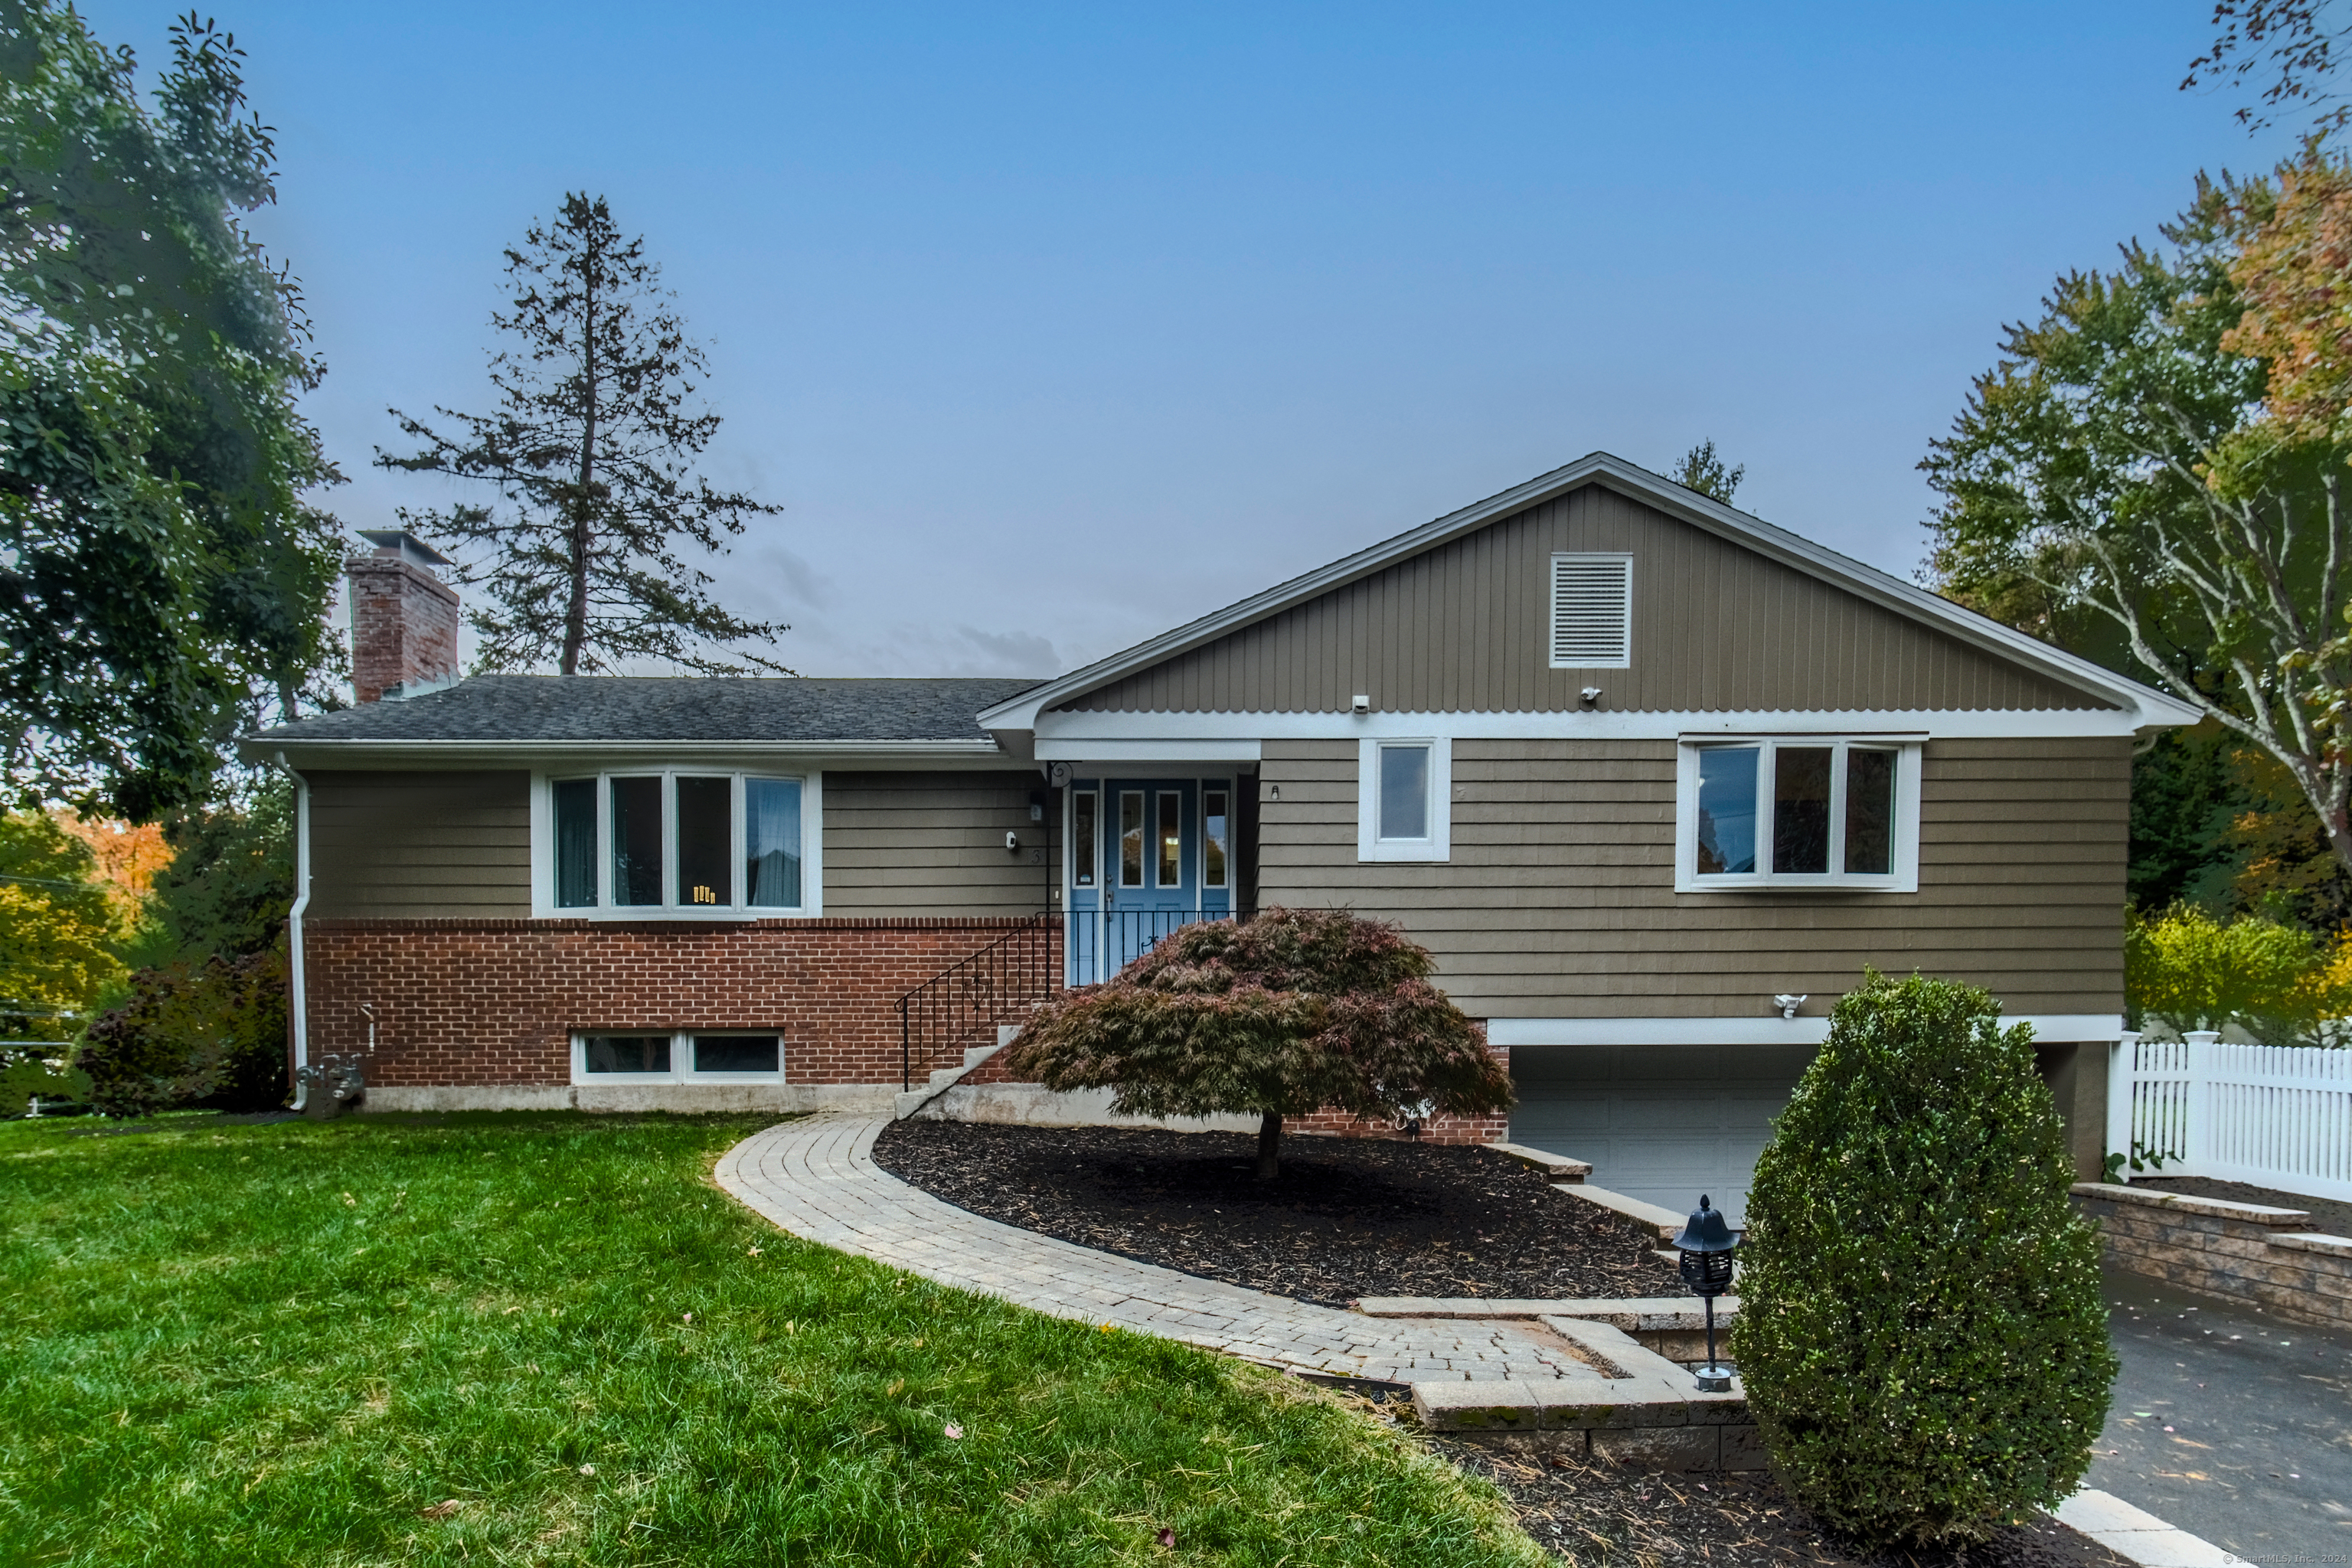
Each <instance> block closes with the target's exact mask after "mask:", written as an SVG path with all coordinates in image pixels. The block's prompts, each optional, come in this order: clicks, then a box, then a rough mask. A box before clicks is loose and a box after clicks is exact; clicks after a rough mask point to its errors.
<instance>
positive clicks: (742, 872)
mask: <svg viewBox="0 0 2352 1568" xmlns="http://www.w3.org/2000/svg"><path fill="white" fill-rule="evenodd" d="M816 793H817V792H816V783H815V779H814V775H798V776H794V775H783V774H771V773H748V772H740V773H739V772H730V771H726V770H722V769H702V768H694V769H688V768H680V769H675V770H670V769H653V768H646V769H629V770H618V769H616V770H614V771H612V772H609V773H593V774H587V775H583V776H580V777H575V778H555V779H550V780H548V781H547V783H546V788H545V793H544V795H543V796H542V797H541V801H542V805H543V810H541V811H538V812H536V813H535V822H536V824H537V825H538V826H535V827H534V831H533V835H532V837H533V840H534V842H535V844H536V845H537V846H538V849H537V851H536V854H535V856H534V858H535V859H536V860H537V861H538V864H539V868H540V869H539V872H538V874H537V877H536V881H537V884H538V889H539V890H538V892H537V894H536V896H535V897H534V900H533V901H534V904H535V905H536V906H537V907H538V908H539V910H540V912H541V913H543V914H569V913H578V914H585V915H604V916H613V917H616V918H627V919H632V920H643V919H693V918H696V917H700V918H703V919H721V920H725V919H733V920H745V919H756V918H758V917H760V916H763V915H810V914H814V913H815V912H816V911H815V910H814V908H812V907H811V906H812V904H813V902H814V891H815V888H814V880H815V879H814V874H813V871H812V868H810V867H809V866H808V864H807V856H806V849H807V847H808V846H809V845H811V844H813V843H814V840H815V837H816V835H815V832H814V817H815V814H816V812H817V809H818V805H817V801H816V798H815V797H816Z"/></svg>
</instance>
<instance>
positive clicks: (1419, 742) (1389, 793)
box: [1356, 735, 1454, 860]
mask: <svg viewBox="0 0 2352 1568" xmlns="http://www.w3.org/2000/svg"><path fill="white" fill-rule="evenodd" d="M1358 744H1359V746H1360V751H1359V752H1358V756H1357V763H1356V858H1357V859H1359V860H1444V859H1446V858H1449V856H1450V855H1451V853H1452V837H1453V825H1452V821H1451V813H1450V811H1449V809H1448V807H1449V804H1450V802H1451V801H1452V799H1453V795H1454V784H1453V778H1454V749H1453V742H1450V741H1448V740H1446V739H1445V738H1444V736H1442V735H1441V736H1414V737H1398V738H1394V739H1391V738H1387V737H1383V738H1381V739H1379V740H1365V741H1362V742H1359V743H1358Z"/></svg>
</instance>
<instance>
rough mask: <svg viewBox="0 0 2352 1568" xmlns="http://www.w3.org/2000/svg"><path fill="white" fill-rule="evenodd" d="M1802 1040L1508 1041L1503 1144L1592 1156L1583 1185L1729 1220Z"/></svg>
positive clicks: (1792, 1077)
mask: <svg viewBox="0 0 2352 1568" xmlns="http://www.w3.org/2000/svg"><path fill="white" fill-rule="evenodd" d="M1815 1048H1816V1047H1812V1046H1515V1047H1512V1050H1511V1078H1512V1080H1513V1082H1514V1083H1515V1084H1516V1085H1517V1089H1518V1094H1519V1103H1518V1107H1517V1109H1516V1110H1513V1111H1512V1112H1511V1142H1514V1143H1525V1144H1527V1145H1528V1146H1529V1147H1530V1148H1536V1149H1542V1150H1544V1151H1546V1152H1550V1153H1554V1154H1566V1155H1569V1156H1570V1157H1571V1158H1573V1159H1578V1160H1590V1161H1591V1162H1592V1177H1591V1181H1592V1184H1593V1185H1594V1186H1597V1187H1607V1188H1609V1189H1610V1190H1611V1191H1612V1192H1620V1193H1623V1194H1625V1195H1626V1196H1627V1197H1631V1198H1640V1199H1641V1200H1642V1201H1643V1202H1644V1203H1652V1204H1656V1205H1658V1206H1659V1207H1661V1208H1667V1209H1672V1210H1674V1211H1675V1213H1677V1214H1687V1213H1689V1212H1690V1211H1691V1210H1692V1209H1695V1208H1696V1207H1697V1206H1698V1199H1699V1194H1701V1193H1705V1194H1708V1195H1709V1196H1711V1197H1712V1198H1714V1200H1715V1205H1716V1207H1717V1208H1719V1209H1721V1210H1722V1211H1723V1212H1724V1215H1725V1216H1726V1217H1727V1218H1728V1219H1729V1220H1730V1221H1731V1223H1732V1224H1733V1225H1735V1226H1738V1225H1744V1224H1745V1223H1747V1218H1748V1182H1749V1180H1750V1179H1751V1178H1752V1177H1753V1176H1754V1174H1755V1173H1756V1157H1757V1156H1758V1155H1759V1154H1760V1153H1762V1152H1764V1145H1765V1142H1767V1141H1768V1140H1769V1139H1770V1137H1771V1136H1772V1119H1773V1118H1774V1117H1775V1116H1778V1115H1779V1114H1780V1109H1781V1107H1783V1106H1785V1105H1787V1104H1788V1103H1789V1096H1790V1093H1791V1092H1792V1091H1793V1090H1794V1089H1796V1087H1797V1080H1798V1079H1800V1078H1801V1077H1802V1076H1804V1071H1805V1068H1806V1066H1807V1065H1808V1064H1809V1063H1811V1060H1812V1059H1813V1052H1814V1050H1815Z"/></svg>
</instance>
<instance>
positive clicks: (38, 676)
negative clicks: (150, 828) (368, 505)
mask: <svg viewBox="0 0 2352 1568" xmlns="http://www.w3.org/2000/svg"><path fill="white" fill-rule="evenodd" d="M172 49H173V63H172V66H171V68H169V69H168V70H166V71H165V72H164V73H163V75H162V77H161V78H160V79H158V81H157V83H156V91H155V95H154V105H153V107H152V110H151V108H150V107H149V106H148V105H147V104H146V103H145V102H143V101H142V100H141V98H140V97H139V95H138V93H137V92H136V90H135V87H134V74H135V73H134V62H133V60H132V58H131V52H130V51H129V50H128V49H122V50H118V51H113V52H110V51H108V50H107V49H106V48H105V47H102V46H101V45H100V43H99V42H98V40H97V39H96V38H95V37H92V36H91V34H90V32H89V28H88V27H87V26H85V25H84V23H83V21H82V19H81V17H80V16H79V15H77V14H76V13H75V12H73V11H71V10H70V9H68V8H66V7H64V6H62V5H57V4H54V3H53V0H0V731H5V736H0V757H5V773H6V782H7V784H8V786H9V788H10V789H11V791H12V792H13V793H15V794H16V795H17V796H18V797H19V798H20V799H40V798H48V799H58V798H69V799H74V800H77V801H80V802H83V803H85V804H91V805H100V804H102V805H105V806H107V807H109V808H110V810H111V811H112V812H114V813H116V814H120V815H122V816H130V817H131V818H134V819H139V820H145V819H148V818H151V817H152V816H156V815H158V814H160V813H162V812H164V811H167V810H169V809H171V808H173V807H174V806H177V805H184V804H185V803H187V802H190V801H193V800H196V799H200V798H202V797H204V796H205V795H206V793H207V792H208V790H209V788H210V785H211V782H212V779H213V775H214V773H215V769H216V768H217V767H218V766H219V764H220V762H221V759H222V742H224V741H225V740H226V737H227V736H228V735H229V734H230V733H232V732H234V731H236V729H237V728H238V727H239V725H240V724H241V723H242V722H245V721H248V720H249V719H250V718H252V717H255V716H257V710H260V709H265V708H268V707H270V706H274V707H275V708H276V709H277V710H278V711H279V712H280V713H281V714H284V715H286V716H291V715H292V714H293V713H294V711H295V710H296V709H297V706H298V704H299V701H300V700H303V696H304V693H305V691H306V690H307V689H309V688H310V686H311V685H312V684H313V682H314V681H315V680H316V679H318V678H319V677H320V675H321V674H322V672H324V671H326V670H328V669H329V668H331V664H332V662H333V659H334V658H335V655H334V651H333V647H332V643H331V639H330V638H329V637H327V635H326V631H325V627H324V622H323V616H324V613H325V610H326V607H327V605H328V603H329V601H330V597H331V594H332V591H333V586H334V583H335V580H336V578H337V576H338V574H339V573H340V571H341V556H342V553H343V551H342V545H341V538H340V530H339V529H338V528H337V527H336V526H335V524H334V521H333V520H332V519H331V518H330V517H328V516H327V515H326V514H325V513H324V512H322V511H320V510H318V509H317V508H315V507H314V506H312V505H310V503H309V502H308V501H307V500H306V499H305V496H306V492H309V491H310V490H311V489H314V488H315V487H317V486H320V485H322V484H326V483H330V482H332V481H333V480H334V479H336V478H337V475H336V474H335V472H334V469H333V468H332V466H331V464H329V462H328V461H327V459H326V458H325V455H324V453H323V451H322V450H321V447H320V441H319V437H318V433H317V431H316V430H314V429H313V428H312V427H311V426H310V424H309V423H308V422H307V421H306V420H305V419H303V417H302V416H301V415H300V414H299V411H298V409H297V406H296V400H297V398H298V397H299V395H300V394H301V393H302V392H304V391H305V390H307V389H308V388H310V386H311V385H313V384H315V383H316V381H317V379H318V377H319V375H320V364H319V363H318V362H317V361H316V360H315V359H314V358H312V357H311V356H310V353H309V352H308V349H307V346H306V344H307V332H306V326H305V322H304V320H303V317H302V313H301V308H300V300H299V294H298V292H297V290H296V289H295V287H294V285H293V283H292V281H291V280H290V279H289V278H288V277H287V276H286V275H285V274H284V273H283V272H279V271H273V270H272V269H271V268H270V267H269V265H268V262H267V261H266V260H265V258H263V256H262V254H261V252H260V249H259V247H257V245H256V244H255V243H254V242H253V240H252V238H251V237H250V236H249V235H248V234H247V232H246V230H245V228H244V226H243V225H242V222H241V221H240V215H241V214H243V213H246V212H249V211H251V210H253V209H254V208H256V207H257V206H260V205H263V204H265V203H268V202H269V201H271V200H273V199H274V197H275V194H276V148H275V144H274V142H273V140H272V136H271V132H270V131H269V128H268V127H267V126H265V125H262V124H261V123H260V122H259V121H258V119H257V118H256V117H253V116H250V115H247V114H246V112H245V108H246V97H245V89H244V85H243V81H242V77H241V70H242V67H241V63H240V62H241V60H242V54H241V51H240V50H239V49H238V48H237V47H236V41H235V39H234V38H233V37H230V36H228V35H226V34H224V33H221V32H219V31H218V30H217V29H216V28H215V26H213V24H211V23H210V22H199V21H198V20H197V19H196V18H195V17H194V16H188V17H185V18H183V19H182V20H181V21H180V22H179V23H178V24H177V25H176V26H174V27H173V44H172Z"/></svg>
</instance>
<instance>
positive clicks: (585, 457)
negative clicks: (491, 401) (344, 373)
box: [376, 194, 791, 675]
mask: <svg viewBox="0 0 2352 1568" xmlns="http://www.w3.org/2000/svg"><path fill="white" fill-rule="evenodd" d="M506 256H507V277H508V279H509V283H510V286H511V287H512V289H513V290H514V293H513V296H512V302H511V304H510V306H509V309H507V310H503V311H501V312H499V313H498V314H495V315H493V316H492V317H491V318H490V323H491V325H492V326H494V327H495V328H497V329H498V330H499V331H501V332H505V333H507V334H509V341H510V346H509V347H506V348H502V349H499V350H497V351H495V352H494V353H492V354H491V356H490V386H491V389H492V390H493V392H495V394H496V395H497V409H496V412H494V413H490V414H486V415H481V414H459V413H457V412H455V411H453V410H451V409H447V408H438V409H436V410H435V412H436V414H438V415H439V416H440V417H441V418H442V419H443V420H444V421H446V422H447V425H448V428H446V430H445V429H444V428H442V427H436V426H434V425H430V424H427V423H426V422H425V421H424V420H422V419H415V418H411V417H410V416H407V415H405V414H403V413H401V412H400V411H399V410H398V409H396V408H395V409H394V410H392V416H393V417H394V419H396V420H398V421H399V422H400V427H401V429H402V431H403V432H404V433H405V434H406V435H408V436H409V437H412V438H414V439H415V440H418V441H421V442H423V443H424V446H423V447H421V448H420V449H419V450H418V451H416V452H415V453H413V454H411V455H409V456H407V457H394V456H392V455H390V454H388V453H384V452H381V451H379V452H378V453H377V455H376V460H377V462H378V463H379V464H381V465H382V466H383V467H385V468H398V469H404V470H406V471H408V472H411V473H434V474H446V475H449V476H451V477H452V478H456V479H469V480H477V481H479V482H481V483H483V484H487V485H488V486H490V487H491V488H493V489H496V490H497V492H498V495H499V500H498V502H496V503H494V504H490V505H459V506H453V507H449V508H446V509H442V510H424V511H421V512H417V513H415V514H414V515H415V521H417V523H418V524H419V526H421V527H423V528H425V529H426V530H427V531H430V532H431V533H432V534H433V535H434V537H435V538H436V541H437V542H440V543H441V544H443V545H445V546H453V547H455V549H456V551H457V554H458V555H459V556H460V557H461V559H462V564H461V567H460V572H459V575H460V577H461V579H462V580H463V581H465V582H467V583H481V584H487V585H488V591H489V602H488V604H487V605H478V606H477V607H476V609H475V610H474V612H473V616H472V619H473V624H474V629H475V631H476V633H477V634H478V637H479V638H480V640H479V642H478V645H477V650H476V661H477V663H478V666H479V667H480V668H485V669H527V668H545V667H547V666H550V665H552V666H553V667H554V668H555V669H556V670H557V672H558V673H560V674H563V675H574V674H578V673H581V672H583V671H597V670H608V669H611V668H614V665H615V664H616V663H619V662H623V661H626V660H630V659H638V658H659V659H665V660H667V661H669V662H671V663H673V664H679V665H684V666H685V667H687V668H689V669H698V670H701V671H704V672H705V673H709V674H731V673H736V672H738V671H740V669H741V668H743V667H745V666H751V667H755V668H761V669H769V670H774V671H777V672H778V673H782V674H790V673H791V671H789V670H787V669H785V668H784V667H783V666H782V664H780V663H778V662H777V661H776V660H774V659H772V658H769V657H768V656H766V655H764V654H761V653H758V652H751V651H741V652H739V653H738V654H737V655H736V656H735V657H734V658H721V657H718V656H716V655H714V654H712V653H711V652H709V651H707V650H709V648H710V647H713V646H714V645H724V644H730V643H741V642H746V641H761V642H764V641H767V640H769V639H771V638H772V637H775V636H776V634H777V633H779V632H782V631H784V630H787V629H789V628H786V627H784V626H774V625H770V624H767V623H764V622H759V621H747V620H744V619H741V618H740V617H739V616H735V615H733V614H732V613H730V612H729V611H728V610H726V609H724V608H722V607H720V606H719V604H718V603H717V602H716V601H714V600H713V599H712V598H711V597H710V595H709V592H708V589H709V585H710V583H711V578H710V574H709V573H707V572H704V571H702V570H700V569H699V568H698V567H694V566H690V565H688V563H687V562H686V560H685V559H684V556H683V555H682V554H681V552H682V551H683V550H685V549H688V548H689V547H690V548H692V549H694V550H698V551H701V552H707V553H712V554H717V553H723V552H725V550H726V549H727V547H728V546H727V542H728V540H729V539H730V538H731V537H733V536H734V535H737V534H740V533H741V532H742V531H743V527H744V523H745V521H746V520H747V519H750V518H754V517H761V516H767V515H770V514H772V513H774V512H776V511H779V510H782V509H781V508H778V507H775V506H771V505H768V504H766V503H764V502H761V501H757V500H752V499H751V497H750V496H747V495H742V494H740V493H737V492H733V491H727V490H719V489H714V488H712V486H711V485H710V482H709V480H707V479H704V478H702V477H701V476H700V475H699V474H697V473H695V472H693V459H694V458H697V457H698V456H700V455H701V453H702V451H703V449H704V448H705V447H708V446H709V444H710V439H711V437H713V436H714V435H716V434H717V433H718V429H719V416H718V415H716V414H714V413H711V412H710V411H709V409H707V408H704V407H701V406H700V405H699V404H698V398H697V394H698V382H699V380H700V378H701V376H702V375H703V374H704V371H705V369H706V366H705V363H704V359H703V353H702V351H701V349H700V348H698V346H696V345H695V343H694V342H691V341H690V340H689V339H688V337H687V335H686V326H685V323H684V322H683V321H680V320H679V318H678V316H677V311H676V310H674V309H672V307H671V303H670V300H671V296H670V295H669V293H668V292H667V290H665V289H662V287H661V271H660V268H658V267H657V266H656V264H655V263H653V262H651V261H648V260H646V257H645V241H644V239H643V238H642V237H639V238H635V239H631V238H627V237H624V236H623V235H622V233H621V231H620V228H619V227H618V226H616V225H615V224H614V221H613V215H612V211H611V209H610V208H609V207H608V206H607V205H605V201H604V197H602V196H596V197H593V198H592V197H590V196H588V195H584V194H575V195H566V196H565V197H564V199H563V205H562V209H561V210H560V211H559V212H558V213H557V215H556V217H555V220H554V221H553V222H552V223H549V224H546V225H544V226H541V225H537V224H534V225H533V226H531V228H530V232H529V233H528V234H527V235H525V237H524V239H523V245H522V248H520V249H519V250H509V251H508V252H507V253H506ZM404 515H408V514H405V513H404ZM468 547H473V548H471V549H469V548H468Z"/></svg>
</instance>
